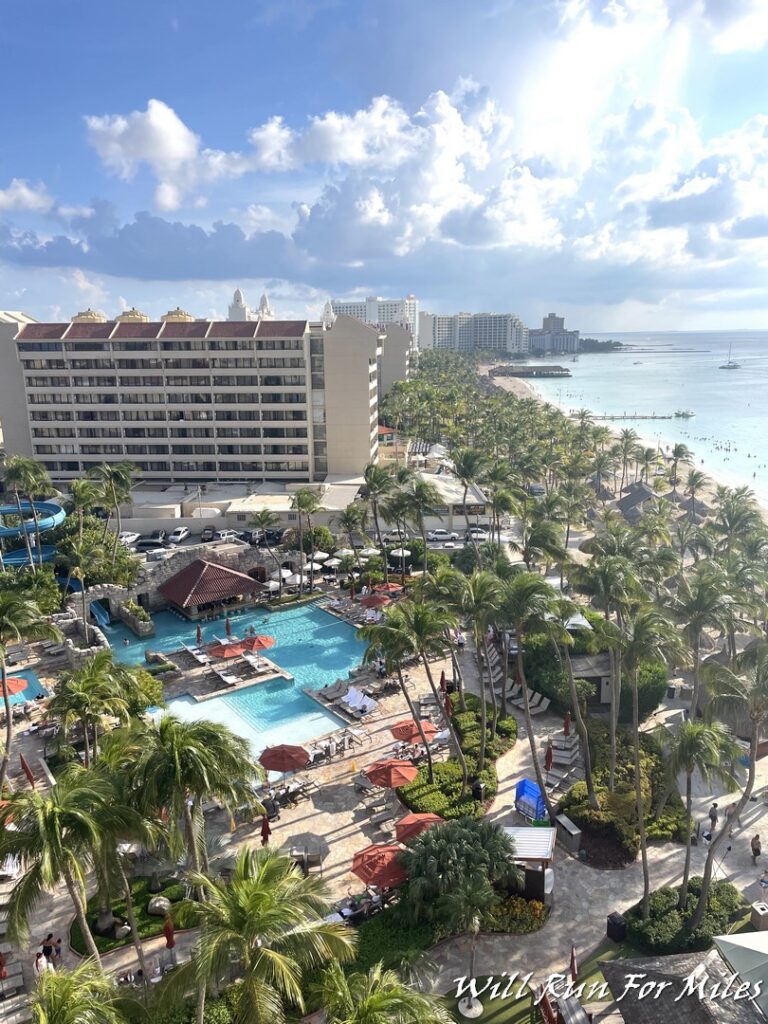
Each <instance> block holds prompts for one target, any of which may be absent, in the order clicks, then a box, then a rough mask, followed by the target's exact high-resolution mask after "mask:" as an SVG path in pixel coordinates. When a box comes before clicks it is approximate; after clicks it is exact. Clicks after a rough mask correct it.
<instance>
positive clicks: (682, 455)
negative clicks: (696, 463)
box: [669, 444, 693, 495]
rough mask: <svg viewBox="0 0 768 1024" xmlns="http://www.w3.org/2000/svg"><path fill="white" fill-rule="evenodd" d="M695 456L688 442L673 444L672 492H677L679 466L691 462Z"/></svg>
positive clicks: (671, 460) (671, 462)
mask: <svg viewBox="0 0 768 1024" xmlns="http://www.w3.org/2000/svg"><path fill="white" fill-rule="evenodd" d="M692 458H693V452H692V451H691V449H690V448H689V447H688V445H687V444H676V445H673V447H672V451H671V452H670V453H669V461H670V466H671V473H670V477H671V482H672V493H673V494H675V495H676V494H677V468H678V466H679V465H680V463H681V462H682V463H684V464H687V463H690V461H691V459H692Z"/></svg>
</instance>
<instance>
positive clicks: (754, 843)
mask: <svg viewBox="0 0 768 1024" xmlns="http://www.w3.org/2000/svg"><path fill="white" fill-rule="evenodd" d="M749 848H750V850H751V851H752V863H753V864H757V858H758V857H759V856H760V854H761V853H762V852H763V848H762V845H761V843H760V836H752V839H751V840H750V842H749Z"/></svg>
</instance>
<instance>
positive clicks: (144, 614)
mask: <svg viewBox="0 0 768 1024" xmlns="http://www.w3.org/2000/svg"><path fill="white" fill-rule="evenodd" d="M123 609H124V611H126V612H127V613H128V615H132V616H133V617H134V619H136V620H137V621H138V622H149V621H150V618H149V612H148V611H147V609H146V608H142V607H141V605H140V604H138V602H136V601H134V600H133V598H130V597H129V598H128V600H127V601H123Z"/></svg>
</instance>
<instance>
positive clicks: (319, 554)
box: [314, 551, 331, 562]
mask: <svg viewBox="0 0 768 1024" xmlns="http://www.w3.org/2000/svg"><path fill="white" fill-rule="evenodd" d="M330 557H331V556H330V555H329V554H328V552H327V551H316V552H315V554H314V559H315V561H316V562H324V561H325V560H326V558H330Z"/></svg>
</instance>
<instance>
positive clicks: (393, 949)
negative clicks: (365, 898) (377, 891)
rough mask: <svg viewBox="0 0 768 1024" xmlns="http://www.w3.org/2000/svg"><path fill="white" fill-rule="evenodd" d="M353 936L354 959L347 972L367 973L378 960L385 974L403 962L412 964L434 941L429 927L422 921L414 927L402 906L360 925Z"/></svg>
mask: <svg viewBox="0 0 768 1024" xmlns="http://www.w3.org/2000/svg"><path fill="white" fill-rule="evenodd" d="M357 935H358V945H357V957H356V958H355V959H354V961H353V962H352V963H351V964H350V965H349V967H348V968H347V970H349V971H353V972H357V971H367V970H368V969H369V968H370V967H373V966H374V965H375V964H377V963H378V962H379V961H380V960H381V961H382V962H383V964H384V967H385V968H387V969H388V970H389V969H394V968H397V967H399V966H400V964H401V963H402V961H403V960H405V961H406V962H408V963H413V961H414V960H415V959H416V958H417V956H418V955H419V954H420V953H422V952H423V951H424V950H425V949H429V948H430V946H433V945H434V944H435V942H436V941H437V940H436V936H435V931H434V927H433V925H432V924H430V923H429V922H425V921H422V922H419V923H418V924H414V922H413V920H412V918H410V917H409V916H408V914H407V913H406V912H405V908H404V906H403V905H402V904H395V905H394V906H391V907H387V908H386V910H382V911H381V913H380V914H376V915H375V916H374V917H372V918H371V919H370V920H369V921H364V922H363V923H362V924H361V925H360V927H359V928H358V930H357Z"/></svg>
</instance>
